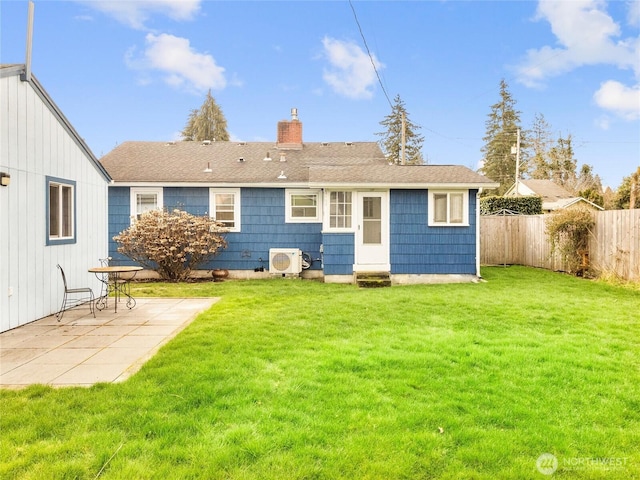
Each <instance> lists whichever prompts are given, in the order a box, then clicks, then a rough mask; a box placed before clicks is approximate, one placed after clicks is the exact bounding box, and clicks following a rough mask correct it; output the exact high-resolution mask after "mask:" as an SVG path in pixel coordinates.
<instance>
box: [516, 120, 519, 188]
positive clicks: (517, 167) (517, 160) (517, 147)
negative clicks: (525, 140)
mask: <svg viewBox="0 0 640 480" xmlns="http://www.w3.org/2000/svg"><path fill="white" fill-rule="evenodd" d="M519 184H520V129H518V139H517V141H516V197H517V196H519V195H520V191H519V188H520V185H519Z"/></svg>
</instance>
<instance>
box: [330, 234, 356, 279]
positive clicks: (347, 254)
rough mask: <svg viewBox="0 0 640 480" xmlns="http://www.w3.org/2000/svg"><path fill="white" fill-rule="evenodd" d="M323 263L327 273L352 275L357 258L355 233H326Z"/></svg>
mask: <svg viewBox="0 0 640 480" xmlns="http://www.w3.org/2000/svg"><path fill="white" fill-rule="evenodd" d="M322 243H323V246H324V254H323V263H324V274H325V275H351V274H352V273H353V262H354V259H355V252H354V245H355V237H354V234H353V233H325V234H324V235H323V236H322Z"/></svg>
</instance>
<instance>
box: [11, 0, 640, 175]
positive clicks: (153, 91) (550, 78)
mask: <svg viewBox="0 0 640 480" xmlns="http://www.w3.org/2000/svg"><path fill="white" fill-rule="evenodd" d="M353 6H354V8H355V10H356V13H357V17H358V20H359V22H360V26H361V27H362V31H363V33H364V36H365V38H366V41H367V44H368V46H369V49H370V51H371V53H372V55H373V61H374V62H375V63H376V65H377V68H378V72H379V75H380V78H381V80H382V85H383V86H384V90H383V88H382V87H381V86H380V84H379V83H378V79H377V77H376V74H375V72H374V70H373V68H372V63H371V59H370V58H369V57H368V55H367V53H366V49H365V45H364V42H363V39H362V37H361V35H360V32H359V29H358V25H357V24H356V21H355V19H354V15H353V12H352V9H351V6H350V4H349V2H348V1H324V2H313V1H296V2H288V1H255V2H246V1H215V2H214V1H198V0H143V1H138V2H130V1H126V0H111V1H98V0H88V1H64V2H63V1H48V0H40V1H36V2H35V21H34V35H33V53H32V70H33V72H34V74H35V75H36V77H37V78H38V79H39V80H40V82H41V83H42V84H43V86H44V87H45V89H46V90H47V91H48V92H49V94H50V95H51V97H52V98H53V99H54V101H55V102H56V103H57V104H58V106H59V107H60V108H61V110H62V111H63V112H64V114H65V115H66V116H67V117H68V118H69V120H70V121H71V122H72V123H73V125H74V126H75V127H76V129H77V130H78V132H79V133H80V135H81V136H83V137H84V138H85V140H86V142H87V143H88V145H89V147H90V148H91V149H92V150H93V151H94V153H95V154H96V155H97V156H98V157H100V156H102V155H104V154H106V153H107V152H109V151H110V150H111V149H112V148H113V147H115V146H116V145H117V144H118V143H121V142H123V141H127V140H159V141H165V140H174V139H179V132H180V130H181V129H182V128H183V127H184V125H185V123H186V120H187V117H188V114H189V112H190V111H191V110H192V109H194V108H198V107H199V106H200V105H201V104H202V102H203V100H204V97H205V94H206V92H207V90H208V89H209V88H211V90H212V93H213V95H214V97H215V98H216V101H217V102H218V104H219V105H220V106H221V107H222V109H223V111H224V114H225V116H226V118H227V121H228V129H229V132H230V134H231V135H232V138H233V139H237V140H244V141H275V137H276V125H277V122H278V121H279V120H283V119H288V118H289V116H290V109H291V107H296V108H298V112H299V117H300V120H301V121H302V122H303V129H304V139H305V141H370V140H378V137H377V136H375V133H376V132H380V131H381V129H382V128H381V126H380V124H379V122H380V121H381V120H383V118H384V117H385V115H387V114H389V112H390V105H389V102H388V101H387V98H386V96H385V91H386V93H387V94H388V96H389V97H390V98H391V99H393V97H394V96H395V95H396V94H400V96H401V97H402V99H403V100H404V101H405V103H406V107H407V110H408V112H409V116H410V118H411V120H412V121H413V122H414V123H417V124H418V125H421V126H422V131H421V133H423V134H424V136H425V143H424V147H423V154H424V156H425V158H426V159H427V160H428V161H429V163H434V164H462V165H466V166H469V167H471V168H474V169H475V168H477V166H478V162H479V161H480V159H481V152H480V149H481V148H482V146H483V141H482V137H483V136H484V134H485V121H486V118H487V114H488V113H489V112H490V106H491V105H492V104H493V103H496V102H497V101H498V100H499V94H498V87H499V83H500V80H501V79H502V78H504V79H506V81H507V82H508V84H509V87H510V91H511V93H512V95H513V97H514V98H515V100H516V101H517V108H518V109H519V110H520V111H521V112H522V113H521V119H522V123H523V127H525V128H529V127H530V126H531V122H532V120H533V118H534V115H535V114H537V113H541V114H543V115H544V116H545V119H546V121H547V122H548V123H549V124H550V125H551V127H552V131H553V132H554V135H556V136H557V135H563V136H566V135H568V134H571V135H573V137H574V142H575V143H574V145H575V155H576V158H577V159H578V162H579V164H583V163H588V164H590V165H593V167H594V169H595V172H596V173H598V174H599V175H600V176H601V178H602V179H603V183H604V185H605V186H607V185H609V186H611V187H613V188H616V187H617V186H618V185H619V184H620V182H621V181H622V177H623V176H627V175H629V174H630V173H632V172H633V171H634V170H635V169H636V168H637V167H638V165H640V2H638V1H635V2H631V1H610V2H605V1H601V0H563V1H559V2H558V1H555V2H551V1H546V0H544V1H539V2H537V1H409V2H402V1H354V2H353ZM26 24H27V2H26V0H13V1H12V0H9V1H6V0H3V1H2V2H1V3H0V31H1V45H0V61H1V62H2V63H24V59H25V43H26Z"/></svg>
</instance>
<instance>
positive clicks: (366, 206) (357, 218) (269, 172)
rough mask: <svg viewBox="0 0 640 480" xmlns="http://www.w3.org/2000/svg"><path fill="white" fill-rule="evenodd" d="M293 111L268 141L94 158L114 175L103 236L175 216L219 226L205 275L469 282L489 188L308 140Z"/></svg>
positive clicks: (133, 145) (130, 146)
mask: <svg viewBox="0 0 640 480" xmlns="http://www.w3.org/2000/svg"><path fill="white" fill-rule="evenodd" d="M293 113H294V116H293V118H292V119H291V120H285V121H281V122H279V123H278V126H277V141H276V142H215V141H204V142H167V143H163V142H125V143H122V144H121V145H119V146H118V147H116V148H115V149H114V150H113V151H111V152H110V153H108V154H107V155H105V156H104V157H103V158H102V159H101V162H102V165H103V166H104V168H105V169H106V170H107V171H108V172H109V174H110V175H111V177H112V178H113V183H112V184H111V186H110V187H109V238H113V236H114V235H117V234H118V233H119V232H121V231H122V230H124V229H126V228H127V227H128V226H129V225H130V224H131V221H132V219H134V218H135V217H136V216H137V215H139V214H140V213H142V212H144V211H145V210H148V209H151V208H168V209H174V208H180V209H183V210H186V211H188V212H190V213H193V214H198V215H211V216H213V217H215V218H216V219H217V220H218V221H221V222H223V223H225V224H226V226H227V228H228V229H229V233H227V234H226V238H227V242H228V247H227V248H226V249H225V250H224V251H222V252H221V253H220V254H219V255H218V256H216V257H215V258H214V260H213V261H212V262H211V263H210V264H209V265H207V266H206V268H209V269H214V268H221V269H227V270H229V271H230V273H231V276H233V277H242V278H247V277H260V276H265V275H268V274H269V272H271V273H272V274H273V273H274V272H276V273H280V272H282V273H287V274H289V273H294V274H297V273H300V270H301V268H302V266H301V265H303V264H304V263H305V262H299V261H298V260H297V257H299V256H300V255H301V253H302V252H304V254H305V255H304V259H305V261H306V262H308V261H309V260H310V261H311V265H310V268H309V269H308V270H305V271H304V272H302V273H303V276H307V277H320V278H323V279H324V281H326V282H352V281H353V280H354V274H357V273H359V272H382V273H384V274H387V275H389V276H390V277H391V280H392V281H393V282H395V283H408V282H429V281H441V280H444V281H451V280H457V281H460V280H473V279H476V278H477V276H478V275H479V256H478V222H477V219H478V199H477V195H478V193H479V191H480V190H481V189H482V188H494V187H495V186H496V185H497V184H495V183H494V182H492V181H491V180H489V179H487V178H485V177H483V176H481V175H479V174H477V173H475V172H473V171H472V170H470V169H468V168H466V167H463V166H459V165H428V166H427V165H425V166H416V165H413V166H408V165H407V166H400V165H394V164H389V163H388V160H387V159H386V158H385V156H384V155H383V153H382V151H381V150H380V148H379V146H378V144H377V143H376V142H311V143H305V142H303V136H302V132H303V129H302V122H301V121H300V120H299V119H298V118H297V115H296V113H297V112H295V111H293ZM109 250H110V252H109V254H110V255H111V256H113V257H114V258H115V259H118V260H120V261H124V260H125V259H124V258H122V257H119V254H118V253H117V245H116V244H115V243H114V242H113V241H111V243H110V246H109ZM276 255H278V257H276ZM287 255H289V256H290V257H291V258H290V261H285V262H284V264H279V263H278V262H277V260H278V259H279V260H284V259H285V257H286V256H287ZM285 264H286V267H284V266H282V265H285ZM279 265H281V266H280V267H279ZM291 265H292V266H291Z"/></svg>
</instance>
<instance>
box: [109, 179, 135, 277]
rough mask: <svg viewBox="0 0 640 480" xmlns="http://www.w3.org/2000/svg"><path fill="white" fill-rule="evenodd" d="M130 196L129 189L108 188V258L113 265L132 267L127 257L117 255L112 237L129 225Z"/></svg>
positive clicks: (116, 247) (116, 245)
mask: <svg viewBox="0 0 640 480" xmlns="http://www.w3.org/2000/svg"><path fill="white" fill-rule="evenodd" d="M130 216H131V195H130V193H129V187H109V256H110V257H111V258H112V259H113V260H112V261H113V263H117V264H119V265H122V264H124V265H133V264H134V262H131V261H130V260H129V259H128V258H127V257H125V256H124V255H122V254H120V253H118V244H117V243H116V242H114V240H113V237H114V236H115V235H118V234H119V233H120V232H122V231H123V230H126V229H127V228H129V225H130V224H131V220H130Z"/></svg>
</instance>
